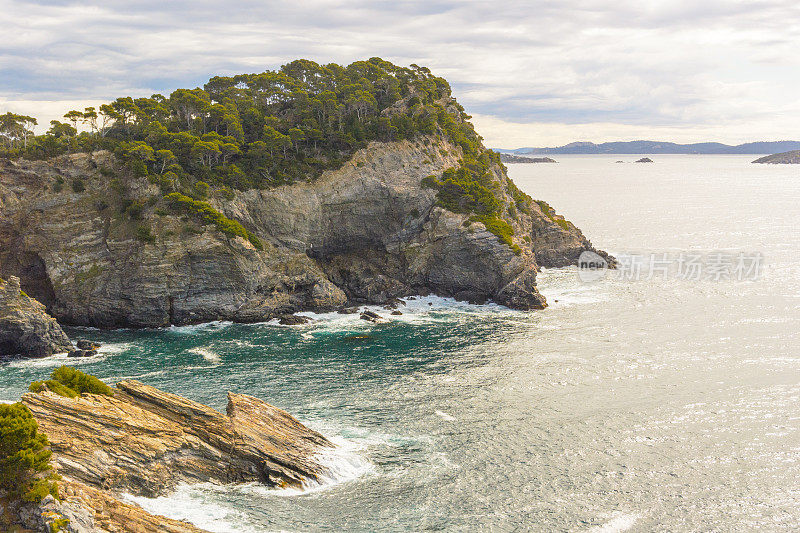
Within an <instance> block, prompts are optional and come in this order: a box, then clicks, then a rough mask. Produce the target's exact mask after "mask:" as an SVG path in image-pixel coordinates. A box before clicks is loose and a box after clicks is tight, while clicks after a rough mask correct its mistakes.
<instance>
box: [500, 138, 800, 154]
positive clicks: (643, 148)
mask: <svg viewBox="0 0 800 533" xmlns="http://www.w3.org/2000/svg"><path fill="white" fill-rule="evenodd" d="M790 150H800V141H773V142H769V141H764V142H751V143H745V144H739V145H736V146H731V145H728V144H722V143H716V142H705V143H694V144H677V143H672V142H661V141H628V142H624V141H620V142H607V143H600V144H595V143H593V142H574V143H569V144H567V145H564V146H558V147H555V148H516V149H502V148H495V151H496V152H500V153H501V154H503V153H505V154H514V155H529V154H531V155H533V154H535V155H552V154H628V155H651V154H775V153H778V152H788V151H790Z"/></svg>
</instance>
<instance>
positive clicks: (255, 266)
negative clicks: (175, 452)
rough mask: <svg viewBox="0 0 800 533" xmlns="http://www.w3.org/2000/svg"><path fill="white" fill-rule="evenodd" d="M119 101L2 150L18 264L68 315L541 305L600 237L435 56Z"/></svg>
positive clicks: (294, 71)
mask: <svg viewBox="0 0 800 533" xmlns="http://www.w3.org/2000/svg"><path fill="white" fill-rule="evenodd" d="M354 91H355V92H354ZM101 111H102V112H103V116H104V119H105V120H106V121H107V122H108V125H106V126H101V125H98V123H97V114H96V113H95V114H94V115H91V114H88V115H86V114H82V113H81V112H78V111H76V112H75V113H73V115H75V114H77V115H76V116H81V117H83V120H85V121H86V123H87V124H89V125H90V126H91V127H92V131H91V132H84V133H78V132H77V130H75V129H74V128H72V127H71V126H69V125H68V124H61V123H59V124H56V125H54V127H53V129H51V130H50V131H49V132H48V133H47V134H45V135H41V136H37V137H35V138H31V139H27V138H26V139H25V140H23V139H19V140H17V141H16V145H15V148H14V149H13V150H11V151H9V152H8V157H6V158H2V157H0V276H4V277H8V276H11V275H14V276H18V277H19V279H20V280H21V285H22V289H24V290H25V291H26V292H27V293H28V294H29V295H31V296H32V297H33V298H36V299H37V300H39V301H40V302H41V303H42V304H44V305H45V306H46V308H47V310H48V311H49V312H50V314H51V315H53V316H54V317H56V318H57V319H58V320H59V322H61V323H63V324H69V325H81V326H95V327H101V328H110V327H161V326H167V325H170V324H176V325H181V324H191V323H199V322H205V321H211V320H233V321H239V322H256V321H264V320H268V319H272V318H277V317H285V316H286V315H289V314H292V313H294V312H297V311H304V310H312V311H323V310H336V309H341V308H344V307H349V306H353V305H356V304H362V303H368V304H384V303H386V302H389V301H391V300H392V299H394V298H399V297H403V296H409V295H414V294H431V293H432V294H437V295H442V296H451V297H454V298H457V299H461V300H467V301H471V302H484V301H488V300H492V301H495V302H497V303H499V304H502V305H506V306H509V307H513V308H516V309H540V308H543V307H544V306H545V305H546V301H545V299H544V297H543V296H542V295H541V294H540V293H539V292H538V290H537V289H536V273H537V271H538V270H539V268H540V267H560V266H566V265H574V264H576V261H577V258H578V256H580V254H581V252H583V251H586V250H592V251H596V250H594V248H593V247H592V245H591V243H590V242H589V241H588V240H587V239H586V237H584V235H583V234H582V233H581V231H580V230H579V229H578V228H577V227H575V226H574V225H573V224H572V223H570V222H569V221H567V220H566V219H565V218H564V217H563V216H562V215H560V214H558V213H556V212H555V210H553V209H552V208H551V207H549V206H547V204H545V203H544V202H541V201H534V200H533V198H531V197H530V196H528V195H527V194H525V193H524V192H522V191H521V190H519V189H518V188H517V187H516V185H514V183H513V182H512V181H511V179H510V178H509V177H508V175H507V172H506V168H505V166H504V165H503V164H502V162H501V156H500V155H499V154H497V153H495V152H492V151H491V150H487V149H486V148H485V147H484V146H483V144H482V142H481V138H480V136H479V135H478V134H477V133H476V132H475V131H474V128H473V127H472V125H471V124H470V123H469V118H470V117H469V115H467V114H466V113H465V111H464V108H463V107H461V106H460V105H459V104H458V102H457V101H456V100H455V98H453V97H452V95H451V91H450V87H449V84H448V83H447V82H446V80H444V79H442V78H438V77H436V76H433V75H432V74H431V73H430V71H429V70H428V69H426V68H423V67H417V66H412V67H411V68H404V67H398V66H396V65H392V64H391V63H388V62H386V61H383V60H381V59H379V58H372V59H370V60H369V61H362V62H356V63H353V64H351V65H349V66H347V67H342V66H338V65H324V66H323V65H318V64H315V63H312V62H309V61H305V60H299V61H295V62H292V63H290V64H288V65H285V66H284V67H282V68H281V69H280V71H275V72H273V71H267V72H264V73H260V74H243V75H239V76H233V77H214V78H212V79H211V80H209V83H207V84H206V85H205V86H204V89H200V88H197V89H191V90H187V89H179V90H176V91H175V92H174V93H172V94H171V95H170V96H169V97H164V96H162V95H153V97H151V98H139V99H135V100H134V99H131V98H120V99H117V100H116V101H114V102H112V103H111V104H110V105H109V106H106V107H105V108H103V109H101ZM87 113H88V112H87ZM22 119H24V117H22V118H21V119H20V120H22ZM23 141H24V142H23ZM14 154H17V155H21V156H22V157H13V155H14ZM545 206H546V207H545ZM598 253H599V254H601V255H605V254H604V253H603V252H599V251H598ZM609 264H611V265H612V266H613V264H614V261H613V258H609Z"/></svg>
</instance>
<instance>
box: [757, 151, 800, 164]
mask: <svg viewBox="0 0 800 533" xmlns="http://www.w3.org/2000/svg"><path fill="white" fill-rule="evenodd" d="M753 163H769V164H773V165H800V150H792V151H790V152H783V153H780V154H773V155H768V156H766V157H762V158H761V159H756V160H755V161H753Z"/></svg>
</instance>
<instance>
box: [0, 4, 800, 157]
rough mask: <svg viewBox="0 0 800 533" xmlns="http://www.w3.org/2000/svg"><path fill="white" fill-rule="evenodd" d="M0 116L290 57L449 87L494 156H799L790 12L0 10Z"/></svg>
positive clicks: (690, 8)
mask: <svg viewBox="0 0 800 533" xmlns="http://www.w3.org/2000/svg"><path fill="white" fill-rule="evenodd" d="M0 22H1V23H2V26H1V27H2V28H3V30H2V34H0V112H5V111H9V110H10V111H14V112H18V113H25V114H33V115H34V116H37V117H38V118H39V121H40V123H44V124H46V123H47V122H49V121H50V120H51V119H53V118H58V117H60V116H61V115H63V113H64V112H66V111H67V110H69V109H72V108H81V109H82V108H83V107H85V106H87V105H98V104H99V103H102V102H105V101H108V100H110V99H113V98H116V97H118V96H128V95H129V96H145V95H150V94H152V93H154V92H159V93H165V94H168V93H169V92H171V91H172V90H173V89H175V88H178V87H195V86H199V85H202V84H203V83H204V82H205V81H206V80H207V79H208V78H209V77H210V76H213V75H216V74H233V73H240V72H258V71H262V70H264V69H268V68H269V69H274V68H276V67H279V66H280V65H281V64H283V63H286V62H288V61H290V60H292V59H296V58H301V57H302V58H308V59H313V60H315V61H318V62H321V63H327V62H338V63H349V62H351V61H354V60H358V59H366V58H369V57H373V56H380V57H382V58H384V59H388V60H390V61H393V62H395V63H398V64H403V65H408V64H411V63H417V64H420V65H426V66H428V67H430V68H431V69H432V70H433V71H434V73H436V74H438V75H441V76H444V77H446V78H447V79H448V80H449V81H450V82H451V84H452V85H453V89H454V92H455V96H456V97H457V98H458V99H459V101H460V102H461V103H462V104H463V105H464V106H465V107H466V108H467V111H468V112H469V113H471V114H472V115H473V117H474V122H475V124H476V126H477V128H478V131H479V132H480V133H481V134H482V135H483V136H484V137H485V138H486V143H487V145H489V146H494V147H507V148H511V147H518V146H552V145H559V144H564V143H567V142H571V141H575V140H592V141H596V142H600V141H608V140H634V139H653V140H673V141H677V142H693V141H701V140H717V141H722V142H730V143H737V142H745V141H751V140H779V139H794V140H800V2H797V0H747V1H734V0H727V1H721V0H703V1H700V0H691V1H684V0H562V1H558V2H553V1H541V2H540V1H531V2H489V1H485V0H483V1H475V2H473V1H453V2H451V1H443V0H425V1H416V0H415V1H407V2H403V1H391V0H377V1H372V2H344V1H302V0H295V1H280V2H272V1H242V2H228V1H226V0H216V1H214V2H207V1H204V0H193V1H191V2H190V1H183V0H173V1H165V0H159V1H154V0H142V1H136V2H131V1H125V2H118V1H115V0H104V1H102V2H94V1H82V2H70V1H41V2H21V1H17V0H0Z"/></svg>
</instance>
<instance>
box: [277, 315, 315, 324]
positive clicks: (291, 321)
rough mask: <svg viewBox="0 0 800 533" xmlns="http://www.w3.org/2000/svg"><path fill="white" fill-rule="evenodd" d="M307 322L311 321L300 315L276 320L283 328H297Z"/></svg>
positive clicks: (281, 317)
mask: <svg viewBox="0 0 800 533" xmlns="http://www.w3.org/2000/svg"><path fill="white" fill-rule="evenodd" d="M309 322H311V319H310V318H308V317H307V316H302V315H282V316H280V317H279V318H278V323H279V324H281V325H284V326H297V325H300V324H307V323H309Z"/></svg>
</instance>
